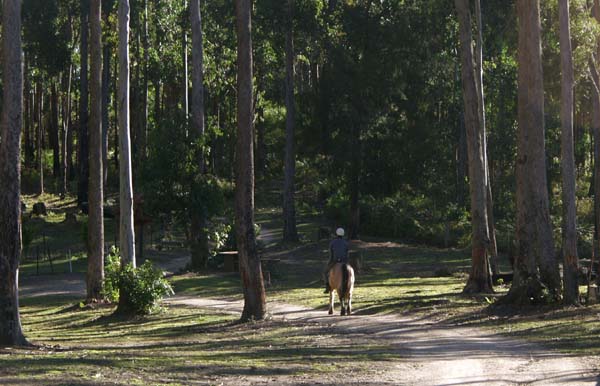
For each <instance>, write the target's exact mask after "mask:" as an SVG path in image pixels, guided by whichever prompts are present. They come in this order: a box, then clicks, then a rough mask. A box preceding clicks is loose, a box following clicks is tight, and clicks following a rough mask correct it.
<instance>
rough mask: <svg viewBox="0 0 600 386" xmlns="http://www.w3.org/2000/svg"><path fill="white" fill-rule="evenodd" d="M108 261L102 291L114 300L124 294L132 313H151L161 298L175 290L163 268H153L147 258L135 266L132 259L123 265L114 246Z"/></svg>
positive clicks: (128, 309)
mask: <svg viewBox="0 0 600 386" xmlns="http://www.w3.org/2000/svg"><path fill="white" fill-rule="evenodd" d="M107 262H108V264H107V267H106V279H105V281H104V295H105V296H106V298H107V299H108V300H110V301H112V302H117V301H119V300H122V299H121V296H122V295H123V294H126V295H127V298H126V303H127V304H126V305H125V307H126V309H127V312H130V313H132V314H135V315H147V314H150V313H152V312H154V311H155V310H156V309H157V308H158V303H159V302H160V300H162V299H163V298H164V297H165V296H169V295H172V294H173V293H174V292H173V288H172V287H171V284H169V282H168V281H167V280H166V279H165V278H164V277H163V273H162V271H161V270H159V269H157V268H155V267H154V266H153V264H152V262H151V261H149V260H146V261H145V262H144V264H142V265H141V266H139V267H137V268H134V267H133V265H132V264H131V263H130V264H127V265H126V266H124V267H123V266H121V259H120V256H119V251H118V249H117V248H114V247H113V248H112V249H111V253H110V254H109V256H108V259H107ZM120 306H121V305H120Z"/></svg>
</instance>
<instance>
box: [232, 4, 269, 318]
mask: <svg viewBox="0 0 600 386" xmlns="http://www.w3.org/2000/svg"><path fill="white" fill-rule="evenodd" d="M251 15H252V1H251V0H235V17H236V32H237V68H238V77H237V143H236V153H237V154H236V158H237V159H236V178H235V222H236V224H235V227H236V240H237V248H238V257H239V264H240V275H241V278H242V286H243V291H244V309H243V311H242V316H241V320H242V321H248V320H252V319H254V320H260V319H264V318H265V317H266V314H267V305H266V296H265V286H264V283H263V277H262V270H261V264H260V256H259V255H258V251H257V248H256V233H255V230H254V156H253V153H254V152H253V146H254V138H253V137H254V130H253V121H254V111H253V87H252V83H253V82H252V36H251V31H252V22H251Z"/></svg>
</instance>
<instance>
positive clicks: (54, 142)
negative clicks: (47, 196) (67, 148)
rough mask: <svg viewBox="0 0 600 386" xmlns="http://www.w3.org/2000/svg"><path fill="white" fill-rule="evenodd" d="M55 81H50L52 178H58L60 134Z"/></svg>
mask: <svg viewBox="0 0 600 386" xmlns="http://www.w3.org/2000/svg"><path fill="white" fill-rule="evenodd" d="M57 83H58V81H57V80H56V79H52V88H51V94H50V130H49V132H50V146H52V176H53V177H54V178H55V179H56V180H58V178H59V177H60V134H59V133H60V132H59V129H58V109H59V107H58V100H59V97H58V90H57Z"/></svg>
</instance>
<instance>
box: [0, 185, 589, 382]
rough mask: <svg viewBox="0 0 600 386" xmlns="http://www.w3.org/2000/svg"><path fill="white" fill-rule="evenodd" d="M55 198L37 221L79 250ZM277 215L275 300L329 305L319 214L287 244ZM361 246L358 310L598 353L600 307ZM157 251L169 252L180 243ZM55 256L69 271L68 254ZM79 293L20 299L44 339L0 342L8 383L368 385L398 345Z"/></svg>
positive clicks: (271, 247)
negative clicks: (470, 289)
mask: <svg viewBox="0 0 600 386" xmlns="http://www.w3.org/2000/svg"><path fill="white" fill-rule="evenodd" d="M52 200H53V198H52V197H47V198H46V201H47V202H50V203H51V206H52V208H51V214H50V215H49V216H48V217H47V218H44V219H32V220H31V221H34V223H33V224H32V226H33V225H35V226H38V227H40V228H38V229H44V230H45V232H47V233H46V237H47V240H46V242H47V243H48V244H50V245H51V246H52V248H55V249H57V250H58V249H60V247H59V246H60V245H63V244H61V243H64V246H66V247H68V246H72V247H73V249H72V251H73V252H74V254H75V253H76V252H75V251H79V252H81V251H82V250H83V248H82V241H81V240H82V238H81V237H80V234H81V233H77V232H80V231H79V229H80V228H81V222H82V221H83V218H80V217H78V220H77V223H76V224H67V223H65V222H64V221H63V219H64V211H66V210H69V209H68V208H70V207H69V206H66V207H65V208H60V203H58V204H56V203H55V202H54V201H52ZM55 205H56V206H55ZM61 210H62V211H63V212H62V216H63V217H61ZM275 213H276V212H273V209H263V210H261V211H259V213H258V215H257V222H259V223H261V224H262V225H263V232H267V231H270V233H269V234H268V237H267V240H266V241H265V242H264V243H263V246H264V249H263V251H262V254H263V256H265V257H269V258H272V259H279V262H278V263H276V264H274V265H273V266H272V267H270V268H269V270H270V273H271V278H272V284H271V286H269V287H268V289H267V291H268V292H267V298H268V300H269V301H274V300H275V301H281V302H287V303H294V304H301V305H305V306H308V307H312V308H316V309H323V311H324V312H325V307H326V302H327V295H324V294H323V293H322V284H321V279H320V278H321V271H322V268H323V265H324V263H325V261H326V259H327V254H326V251H327V245H328V241H327V240H322V241H318V240H316V234H317V229H318V227H319V222H318V219H317V218H315V217H312V216H306V217H302V219H301V220H302V221H301V226H300V227H299V229H300V232H301V242H299V243H295V244H289V245H282V244H280V243H278V242H277V240H278V238H279V237H280V234H278V233H277V232H278V230H279V229H281V224H280V223H279V222H278V221H277V220H274V219H275V218H277V216H274V214H275ZM109 221H110V220H109ZM273 230H274V231H273ZM107 233H108V231H107ZM32 245H34V246H35V245H38V246H40V245H43V238H42V239H40V238H39V236H37V237H36V238H34V240H33V242H32ZM352 248H353V250H354V252H355V253H356V254H357V255H360V256H361V257H362V262H363V266H362V269H361V270H360V272H358V273H357V281H356V289H355V295H354V309H355V311H356V313H357V314H359V315H370V314H382V313H410V314H411V315H415V314H419V315H424V316H427V317H428V318H431V319H432V320H437V321H439V322H441V323H457V324H466V325H473V326H478V327H484V328H488V329H491V330H494V331H499V332H501V333H504V334H506V335H510V336H518V337H522V338H524V339H529V340H532V341H536V342H541V343H544V344H546V345H548V346H550V347H552V348H556V349H559V350H564V351H567V352H570V353H573V354H576V355H577V354H584V353H585V354H594V355H600V344H599V343H597V340H596V339H594V337H595V336H597V333H598V331H600V317H599V315H600V307H599V306H591V307H578V308H559V307H548V308H536V309H520V310H514V309H506V308H504V309H498V308H497V309H490V308H488V305H489V304H490V303H493V302H494V301H495V299H496V298H497V297H498V296H501V294H502V293H503V291H506V288H502V287H500V288H498V291H499V294H497V295H489V296H487V297H468V296H463V295H462V294H461V291H462V288H463V286H464V283H465V279H466V273H465V272H467V271H468V267H469V253H468V251H463V250H442V249H436V248H428V247H419V246H408V245H403V244H400V243H393V242H388V241H384V240H376V239H370V240H365V241H362V242H358V243H354V244H353V247H352ZM159 252H160V253H159ZM152 253H156V254H157V255H159V258H161V259H165V260H167V259H169V258H171V256H173V253H175V252H174V251H154V252H152ZM161 253H162V255H161ZM84 263H85V259H84V258H83V257H78V258H77V259H76V267H78V268H77V269H81V271H83V270H82V267H83V266H84ZM55 264H56V266H57V267H61V265H60V264H63V266H62V267H63V268H64V264H65V262H63V263H60V260H57V262H56V263H55ZM57 269H58V268H57ZM61 269H62V268H61ZM23 270H24V271H25V274H26V275H32V274H35V263H34V262H32V261H27V260H26V261H25V264H24V267H23ZM172 282H173V284H174V287H175V290H176V292H177V293H178V294H180V295H187V296H198V297H212V298H232V299H240V298H241V284H240V280H239V277H238V275H237V274H234V273H223V272H211V273H206V274H201V275H198V274H192V273H187V274H182V275H177V276H174V277H173V278H172ZM79 300H80V299H76V298H72V297H37V298H30V299H27V298H26V299H22V302H21V306H22V307H21V312H22V320H23V326H24V330H25V333H26V335H27V337H28V338H29V339H30V340H31V341H32V342H33V343H35V344H37V345H38V346H39V347H38V348H35V349H29V350H27V349H18V350H8V349H4V350H0V383H3V384H30V383H43V384H115V383H116V384H170V385H177V384H189V383H193V382H204V383H208V384H215V383H216V384H218V383H220V382H223V383H225V384H240V385H242V384H247V383H248V382H249V380H254V381H256V380H265V381H266V380H269V379H270V378H272V377H286V379H287V380H288V381H290V382H291V383H301V382H303V381H306V380H307V379H316V378H319V379H323V380H324V381H329V382H333V383H335V381H336V380H337V381H339V380H340V379H341V378H340V376H341V375H342V374H346V375H347V374H348V372H351V371H352V372H354V373H352V374H353V379H354V380H356V381H359V382H360V381H361V380H364V381H365V383H367V382H368V381H369V380H373V379H377V374H378V372H380V371H381V369H382V368H384V367H385V366H386V365H387V364H389V361H391V360H393V359H394V354H393V351H391V350H389V348H388V347H386V345H385V343H382V342H381V341H380V340H377V341H375V340H371V339H369V337H350V336H346V335H344V334H340V333H339V332H338V331H335V329H333V328H332V327H331V326H330V325H328V324H319V323H311V322H280V321H279V322H277V321H267V322H259V323H251V324H245V325H238V324H236V323H235V322H236V320H237V318H238V317H239V315H237V314H224V313H218V312H216V311H214V310H208V309H198V308H188V307H184V306H171V307H169V309H168V310H166V311H165V312H163V313H159V314H157V315H153V316H149V317H146V318H140V319H137V320H123V319H118V318H115V317H113V316H111V313H112V311H113V308H112V307H108V306H103V307H99V308H97V309H87V308H86V309H80V308H79V306H78V303H79ZM351 338H352V340H353V341H352V342H351V341H350V339H351Z"/></svg>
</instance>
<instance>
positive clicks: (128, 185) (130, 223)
mask: <svg viewBox="0 0 600 386" xmlns="http://www.w3.org/2000/svg"><path fill="white" fill-rule="evenodd" d="M118 12H119V77H118V78H119V80H118V85H117V89H118V109H119V111H118V119H119V208H120V210H119V216H120V217H119V247H120V251H121V259H122V262H123V264H128V263H131V264H132V265H133V267H135V266H136V256H135V228H134V219H133V173H132V168H131V165H132V162H131V127H130V100H129V93H130V83H129V82H130V61H129V16H130V8H129V0H120V1H119V11H118Z"/></svg>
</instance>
